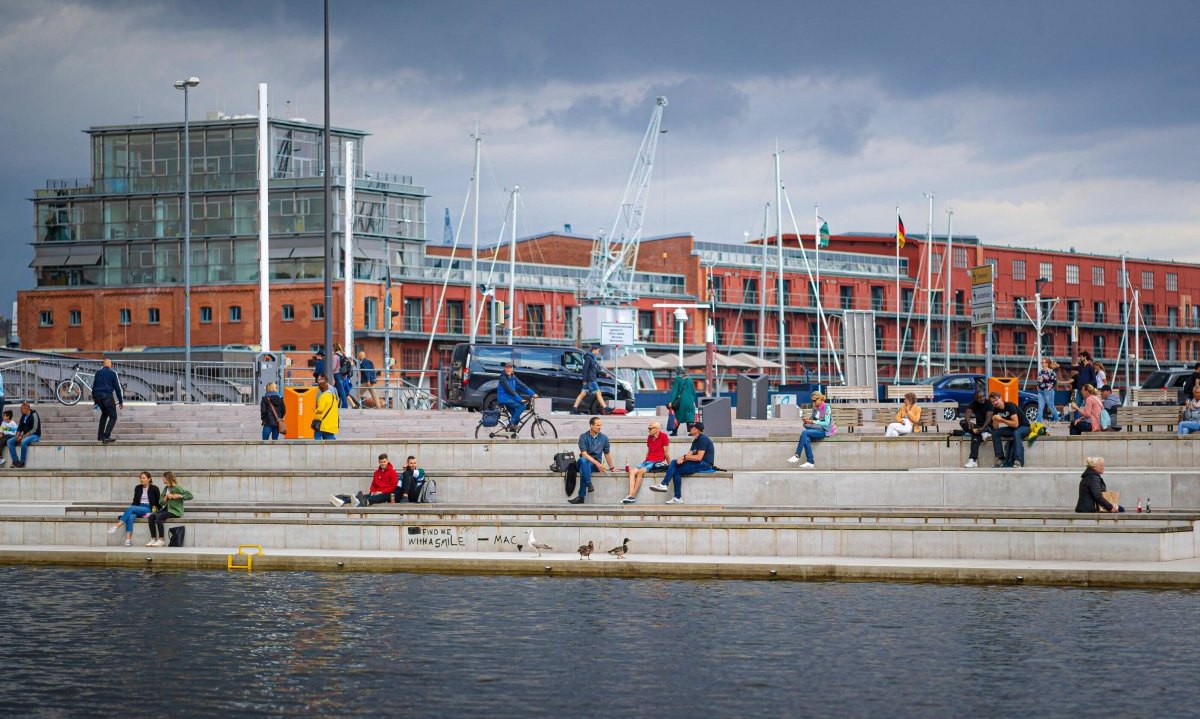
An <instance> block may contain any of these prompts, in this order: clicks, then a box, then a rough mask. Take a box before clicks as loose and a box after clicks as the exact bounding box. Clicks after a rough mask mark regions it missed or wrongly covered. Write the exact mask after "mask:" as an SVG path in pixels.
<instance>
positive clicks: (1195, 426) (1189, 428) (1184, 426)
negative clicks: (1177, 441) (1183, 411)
mask: <svg viewBox="0 0 1200 719" xmlns="http://www.w3.org/2000/svg"><path fill="white" fill-rule="evenodd" d="M1192 432H1200V422H1197V421H1196V420H1194V419H1187V420H1184V421H1182V422H1180V423H1179V436H1180V437H1182V436H1184V435H1186V434H1190V433H1192Z"/></svg>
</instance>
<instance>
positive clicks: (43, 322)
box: [38, 310, 54, 327]
mask: <svg viewBox="0 0 1200 719" xmlns="http://www.w3.org/2000/svg"><path fill="white" fill-rule="evenodd" d="M38 326H39V327H53V326H54V312H53V311H52V310H42V311H41V312H39V313H38Z"/></svg>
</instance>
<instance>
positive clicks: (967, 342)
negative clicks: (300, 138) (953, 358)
mask: <svg viewBox="0 0 1200 719" xmlns="http://www.w3.org/2000/svg"><path fill="white" fill-rule="evenodd" d="M955 345H956V347H955V350H954V351H955V352H958V353H959V354H966V353H967V350H968V348H969V347H970V346H971V330H958V340H957V342H956V343H955Z"/></svg>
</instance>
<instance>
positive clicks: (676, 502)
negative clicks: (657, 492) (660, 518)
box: [666, 497, 683, 504]
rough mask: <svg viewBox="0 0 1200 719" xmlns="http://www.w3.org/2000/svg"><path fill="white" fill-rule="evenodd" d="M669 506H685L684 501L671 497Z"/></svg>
mask: <svg viewBox="0 0 1200 719" xmlns="http://www.w3.org/2000/svg"><path fill="white" fill-rule="evenodd" d="M666 503H667V504H683V500H682V499H680V498H679V497H671V498H670V499H668V500H667V502H666Z"/></svg>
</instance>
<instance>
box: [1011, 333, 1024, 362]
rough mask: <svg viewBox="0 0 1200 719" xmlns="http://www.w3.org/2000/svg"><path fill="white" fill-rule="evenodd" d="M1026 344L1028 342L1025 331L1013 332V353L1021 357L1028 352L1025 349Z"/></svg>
mask: <svg viewBox="0 0 1200 719" xmlns="http://www.w3.org/2000/svg"><path fill="white" fill-rule="evenodd" d="M1025 344H1026V338H1025V333H1024V332H1013V350H1014V352H1013V354H1015V355H1016V356H1018V357H1021V356H1023V355H1025V354H1027V352H1026V351H1025V350H1026V349H1027V348H1026V346H1025Z"/></svg>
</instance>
